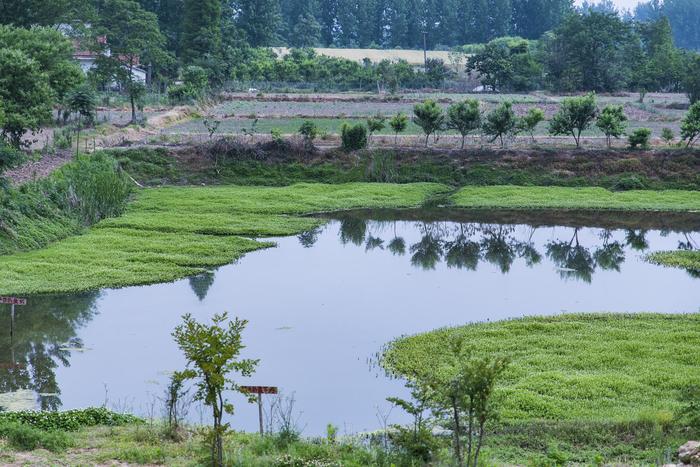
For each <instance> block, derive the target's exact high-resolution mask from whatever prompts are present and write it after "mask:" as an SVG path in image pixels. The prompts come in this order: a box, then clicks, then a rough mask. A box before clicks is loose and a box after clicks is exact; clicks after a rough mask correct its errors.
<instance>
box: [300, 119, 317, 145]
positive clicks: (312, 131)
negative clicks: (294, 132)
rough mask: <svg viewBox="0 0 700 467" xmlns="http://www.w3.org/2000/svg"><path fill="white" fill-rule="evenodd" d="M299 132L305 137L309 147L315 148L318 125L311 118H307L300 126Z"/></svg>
mask: <svg viewBox="0 0 700 467" xmlns="http://www.w3.org/2000/svg"><path fill="white" fill-rule="evenodd" d="M299 134H300V135H301V137H302V138H303V139H304V146H306V148H307V149H309V150H312V149H314V140H315V139H316V138H317V137H318V126H316V124H315V123H314V122H312V121H311V120H305V121H304V123H302V124H301V127H300V128H299Z"/></svg>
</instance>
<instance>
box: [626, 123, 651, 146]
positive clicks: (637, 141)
mask: <svg viewBox="0 0 700 467" xmlns="http://www.w3.org/2000/svg"><path fill="white" fill-rule="evenodd" d="M650 139H651V130H650V129H649V128H637V129H636V130H634V131H633V132H632V134H631V135H629V137H628V140H629V145H630V148H632V149H637V148H641V149H648V148H649V140H650Z"/></svg>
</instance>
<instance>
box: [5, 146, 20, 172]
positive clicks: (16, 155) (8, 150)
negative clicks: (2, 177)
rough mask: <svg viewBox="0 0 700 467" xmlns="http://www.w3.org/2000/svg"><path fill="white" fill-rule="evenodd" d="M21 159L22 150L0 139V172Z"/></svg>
mask: <svg viewBox="0 0 700 467" xmlns="http://www.w3.org/2000/svg"><path fill="white" fill-rule="evenodd" d="M21 160H22V152H21V151H18V150H17V149H15V148H13V147H12V146H10V145H7V144H5V143H3V142H2V141H0V174H2V173H3V172H4V171H5V170H7V169H9V168H11V167H13V166H14V165H15V164H17V163H18V162H19V161H21Z"/></svg>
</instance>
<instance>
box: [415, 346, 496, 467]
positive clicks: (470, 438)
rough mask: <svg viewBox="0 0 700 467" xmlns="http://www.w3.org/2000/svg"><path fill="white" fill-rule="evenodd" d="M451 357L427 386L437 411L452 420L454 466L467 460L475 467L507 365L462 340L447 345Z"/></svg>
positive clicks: (493, 412) (477, 463)
mask: <svg viewBox="0 0 700 467" xmlns="http://www.w3.org/2000/svg"><path fill="white" fill-rule="evenodd" d="M450 357H451V358H450V362H449V363H448V364H447V366H446V368H440V369H437V370H436V372H435V373H436V374H439V375H441V376H440V377H438V378H436V379H435V380H431V382H430V383H429V385H430V386H432V387H431V389H432V390H433V391H434V393H435V394H436V395H435V402H436V403H437V405H438V408H439V409H440V410H441V411H442V412H443V413H445V414H446V415H447V416H448V417H449V418H450V419H451V422H452V423H451V424H452V436H453V447H454V454H455V459H456V461H457V465H465V460H466V465H467V466H475V467H476V466H478V465H479V455H480V453H481V448H482V446H483V443H484V438H485V437H486V423H487V422H488V421H489V420H490V419H492V418H493V416H494V414H495V410H494V407H493V404H492V396H493V391H494V388H495V386H496V382H497V381H498V378H499V377H500V376H501V374H502V373H503V372H504V371H505V369H506V367H507V365H508V361H507V359H505V358H502V357H490V356H483V355H478V354H477V353H476V352H475V351H474V349H472V348H470V347H468V346H467V344H466V338H465V337H463V336H460V337H455V338H453V340H452V341H451V342H450ZM443 375H444V376H443ZM465 425H466V426H465Z"/></svg>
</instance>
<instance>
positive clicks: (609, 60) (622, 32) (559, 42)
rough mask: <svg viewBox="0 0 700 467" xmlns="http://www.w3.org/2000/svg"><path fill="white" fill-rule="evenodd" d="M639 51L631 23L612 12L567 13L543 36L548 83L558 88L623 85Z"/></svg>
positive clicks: (601, 88) (593, 88) (600, 88)
mask: <svg viewBox="0 0 700 467" xmlns="http://www.w3.org/2000/svg"><path fill="white" fill-rule="evenodd" d="M639 55H640V40H639V37H638V36H637V35H636V34H635V32H634V30H633V29H632V26H631V25H630V24H629V23H626V22H624V21H622V20H621V19H620V17H619V16H617V15H616V14H612V13H598V12H595V11H593V12H589V13H586V14H582V13H578V14H573V15H570V16H568V17H567V18H566V19H565V20H564V21H563V22H562V23H561V25H560V26H559V27H558V28H556V29H555V30H554V31H553V33H552V34H548V35H546V36H545V37H544V40H543V57H544V65H545V72H546V76H547V81H548V83H547V84H548V85H549V87H550V88H552V89H554V90H557V91H579V90H584V91H599V92H611V91H616V90H619V89H623V88H625V87H626V85H627V84H628V83H629V81H630V78H631V75H632V69H633V65H634V63H635V60H637V58H638V57H639Z"/></svg>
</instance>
